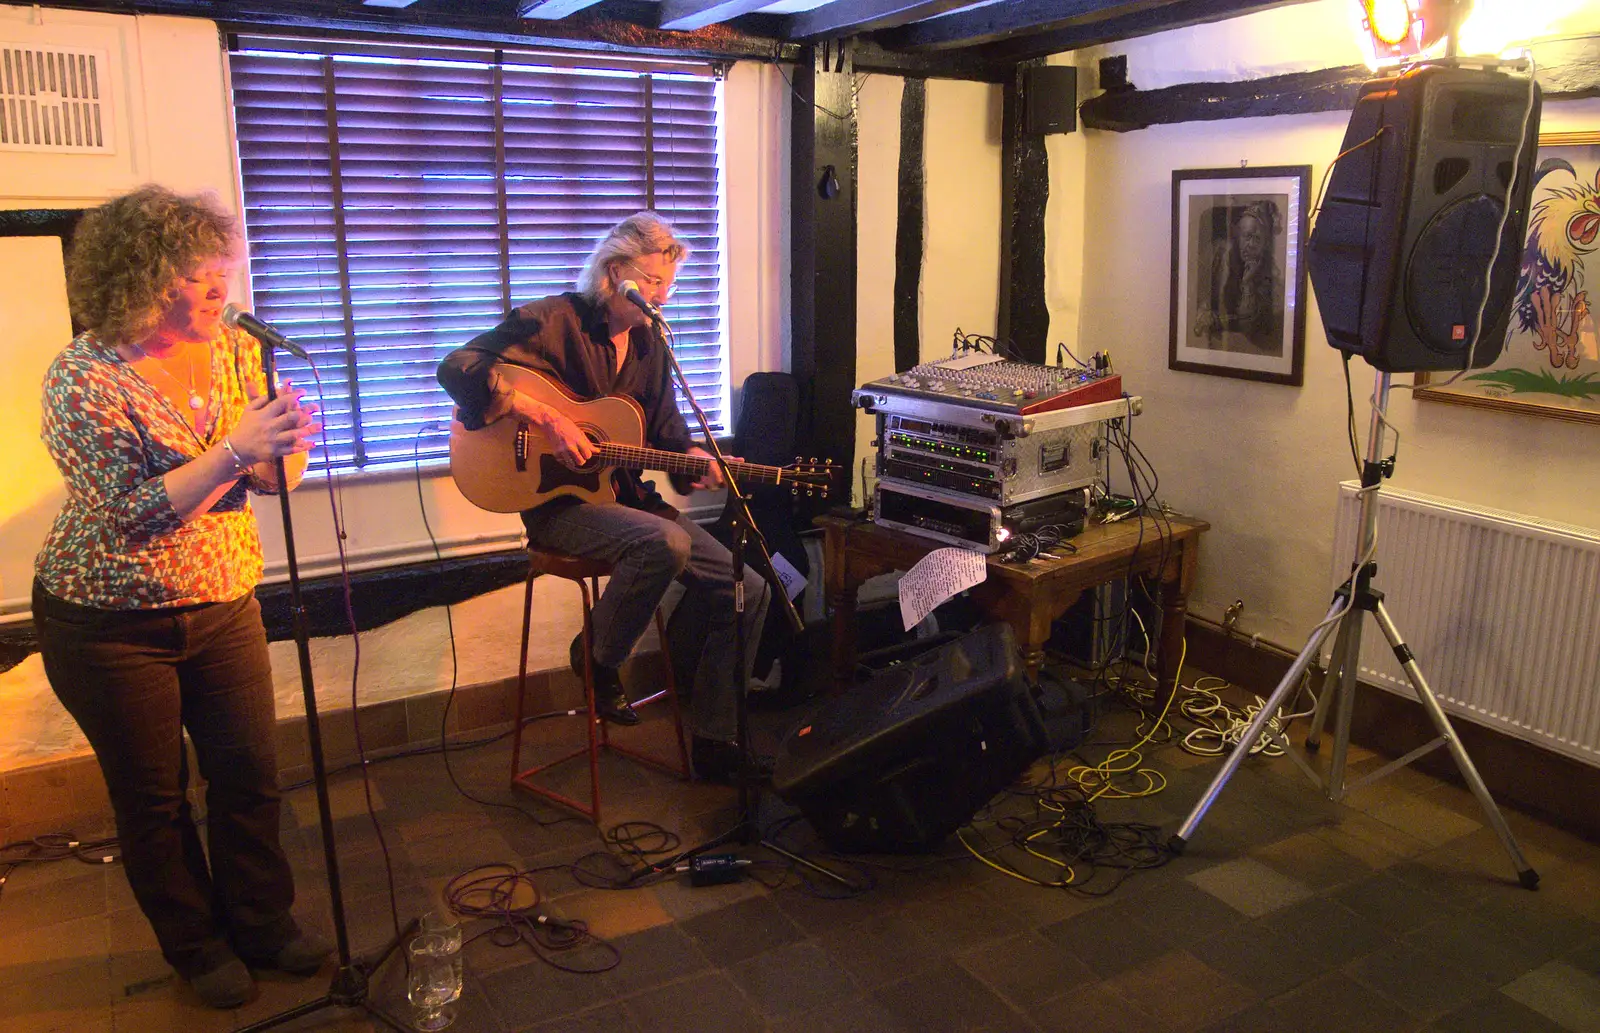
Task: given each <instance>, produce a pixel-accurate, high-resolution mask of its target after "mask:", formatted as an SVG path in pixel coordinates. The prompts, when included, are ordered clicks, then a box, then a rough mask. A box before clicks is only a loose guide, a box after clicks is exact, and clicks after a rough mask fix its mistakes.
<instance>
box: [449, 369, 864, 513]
mask: <svg viewBox="0 0 1600 1033" xmlns="http://www.w3.org/2000/svg"><path fill="white" fill-rule="evenodd" d="M495 372H497V373H498V374H500V376H501V377H502V378H503V379H504V380H505V381H507V382H508V383H509V384H510V385H511V386H512V387H514V388H516V390H518V391H520V392H521V393H523V394H525V395H527V396H529V397H530V398H534V399H537V400H538V401H541V402H543V403H545V404H546V405H549V406H551V407H553V408H555V409H556V410H557V411H559V412H560V413H561V414H562V415H564V416H566V417H567V418H568V419H570V420H571V421H572V422H573V423H576V424H577V425H578V428H579V429H580V430H582V431H583V432H584V433H585V434H586V435H588V437H589V440H590V441H591V442H593V444H594V450H595V454H594V458H592V459H590V460H589V462H588V463H586V464H585V465H584V466H583V467H581V468H579V469H577V470H574V469H572V468H570V467H568V466H567V465H566V464H565V463H563V462H561V460H559V459H557V458H556V457H555V453H554V452H553V451H552V450H551V447H550V441H549V439H548V438H546V437H545V435H544V433H543V432H542V431H540V430H539V429H538V428H537V427H534V426H532V425H531V424H529V423H528V422H527V421H525V420H521V419H517V418H515V417H510V416H508V417H505V418H504V419H500V420H496V421H495V422H494V423H491V424H488V425H487V426H485V427H483V429H481V430H468V429H467V428H466V427H464V426H462V424H461V420H460V419H459V418H457V419H452V420H451V421H450V476H451V478H453V479H454V480H455V482H456V486H457V487H458V488H460V489H461V494H463V495H465V496H466V497H467V500H468V501H470V502H472V503H473V504H474V505H476V506H478V507H480V508H482V509H487V510H489V511H490V512H493V513H520V512H521V511H522V510H525V509H531V508H533V507H534V506H538V505H540V504H542V503H545V502H548V501H549V500H551V499H554V498H559V497H561V496H563V495H575V496H577V497H578V498H581V499H584V500H585V501H588V502H615V501H616V500H617V490H616V487H615V486H614V485H613V484H612V481H611V472H612V471H613V470H615V469H619V468H621V469H627V470H660V471H663V472H665V473H678V474H689V475H692V476H694V477H696V478H697V479H698V478H700V477H703V476H705V474H706V472H707V471H708V470H709V469H710V468H711V465H712V463H714V462H715V460H713V459H711V458H709V457H707V456H691V455H685V454H683V453H682V452H667V451H663V450H662V449H656V448H647V447H645V445H644V426H645V419H644V410H643V409H642V408H640V407H639V403H638V402H636V401H634V400H633V399H632V398H628V397H626V396H624V395H606V396H605V397H603V398H596V399H593V400H592V401H587V402H585V401H581V400H579V399H578V398H577V397H575V396H574V395H573V394H572V393H571V392H570V391H568V390H567V389H566V387H565V386H563V385H562V384H560V383H558V382H557V381H555V380H554V379H553V378H551V377H548V376H546V375H545V374H543V373H540V372H538V371H536V370H531V369H527V368H525V367H522V366H513V365H509V364H507V363H500V364H499V365H497V366H495ZM728 466H729V467H730V468H731V469H732V470H733V475H734V476H735V477H737V478H738V479H739V480H740V481H741V482H749V483H753V484H779V485H782V484H786V485H789V486H790V487H791V488H792V489H793V490H794V491H795V493H796V494H798V493H800V492H805V493H806V494H807V495H827V493H828V489H829V487H830V486H831V485H832V482H833V478H834V475H835V474H836V473H837V470H838V467H837V465H836V464H834V463H827V462H819V461H817V460H815V459H813V460H811V461H810V462H808V463H803V462H801V461H800V460H798V459H797V460H796V461H795V464H794V465H793V466H764V465H762V464H760V463H745V462H730V463H729V464H728Z"/></svg>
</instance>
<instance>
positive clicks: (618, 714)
mask: <svg viewBox="0 0 1600 1033" xmlns="http://www.w3.org/2000/svg"><path fill="white" fill-rule="evenodd" d="M567 656H568V659H569V660H570V661H571V663H572V672H573V673H574V674H576V675H577V676H578V679H579V680H580V681H581V680H582V679H583V636H582V635H579V636H578V637H577V638H575V639H573V640H572V648H571V649H570V650H568V652H567ZM593 667H594V708H595V710H596V711H597V712H598V713H599V714H600V716H601V717H603V718H605V719H606V720H607V721H610V722H611V723H612V724H614V725H636V724H638V723H639V715H638V713H636V712H635V711H634V709H633V706H632V705H631V704H630V703H629V702H628V694H627V693H626V692H625V691H623V688H622V676H621V675H620V674H618V673H617V669H616V668H615V667H606V666H605V665H603V664H601V663H599V662H598V661H596V662H595V663H594V664H593Z"/></svg>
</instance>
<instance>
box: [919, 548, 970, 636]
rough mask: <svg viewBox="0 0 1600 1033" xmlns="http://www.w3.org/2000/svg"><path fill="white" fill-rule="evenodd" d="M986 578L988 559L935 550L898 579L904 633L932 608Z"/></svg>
mask: <svg viewBox="0 0 1600 1033" xmlns="http://www.w3.org/2000/svg"><path fill="white" fill-rule="evenodd" d="M988 576H989V558H988V557H987V556H985V555H984V554H983V553H981V552H973V551H972V550H971V549H957V548H950V549H935V550H933V551H932V552H930V553H928V554H927V555H926V556H924V557H922V558H921V559H920V560H918V561H917V563H916V566H914V567H912V568H911V569H910V570H908V571H906V572H905V576H903V577H902V578H901V579H900V619H901V620H902V621H903V622H905V627H906V630H907V631H910V630H911V629H912V628H914V627H916V626H917V625H918V624H921V623H922V619H923V618H924V617H926V616H927V615H928V614H930V613H932V612H933V608H934V607H935V606H938V605H939V604H940V603H942V602H944V601H945V600H946V599H950V598H952V597H953V596H954V595H955V594H956V593H957V592H965V591H966V590H967V589H969V588H971V587H972V586H973V585H976V584H979V583H980V582H982V581H983V579H984V578H986V577H988Z"/></svg>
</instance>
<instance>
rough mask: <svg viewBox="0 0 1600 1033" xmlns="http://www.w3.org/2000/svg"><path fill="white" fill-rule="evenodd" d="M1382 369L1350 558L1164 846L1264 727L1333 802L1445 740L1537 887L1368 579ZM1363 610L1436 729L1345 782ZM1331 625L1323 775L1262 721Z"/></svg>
mask: <svg viewBox="0 0 1600 1033" xmlns="http://www.w3.org/2000/svg"><path fill="white" fill-rule="evenodd" d="M1389 376H1390V375H1389V373H1388V372H1384V371H1380V372H1379V373H1378V375H1377V384H1376V386H1375V387H1374V389H1373V396H1372V425H1371V428H1370V430H1369V432H1368V434H1367V456H1366V461H1365V462H1364V463H1363V464H1362V467H1361V526H1360V531H1359V533H1358V535H1357V540H1356V559H1355V562H1354V563H1353V564H1352V566H1351V575H1350V578H1349V580H1347V581H1346V582H1345V583H1344V584H1343V585H1341V586H1339V589H1338V590H1337V591H1336V592H1335V593H1334V599H1333V605H1332V606H1331V607H1330V608H1329V609H1328V615H1327V616H1326V617H1324V618H1323V620H1322V622H1321V623H1320V624H1318V625H1317V626H1316V628H1314V629H1313V630H1312V634H1311V637H1310V639H1309V640H1308V641H1307V642H1306V644H1305V647H1304V648H1303V649H1301V650H1300V653H1299V655H1298V656H1296V657H1295V660H1294V663H1293V664H1291V665H1290V667H1289V670H1288V672H1287V673H1285V674H1284V676H1283V680H1282V681H1280V682H1279V683H1278V686H1277V688H1276V689H1274V690H1273V693H1272V695H1271V697H1270V698H1269V699H1268V700H1267V702H1266V704H1265V705H1263V706H1262V707H1261V709H1260V710H1259V711H1257V713H1256V715H1255V718H1254V719H1253V720H1252V721H1251V722H1250V725H1249V727H1247V728H1246V729H1245V731H1244V734H1243V736H1242V737H1241V738H1240V740H1239V745H1238V746H1236V747H1235V748H1234V751H1233V753H1232V754H1230V755H1229V757H1228V760H1227V762H1226V763H1224V764H1223V766H1222V770H1220V771H1218V772H1217V775H1216V777H1215V778H1213V779H1212V780H1211V785H1210V786H1209V787H1207V789H1206V791H1205V793H1204V795H1202V796H1201V797H1200V800H1199V802H1198V803H1196V804H1195V806H1194V810H1192V811H1190V812H1189V816H1188V817H1187V818H1186V819H1184V822H1183V825H1182V826H1180V827H1179V829H1178V831H1177V832H1176V833H1175V834H1174V835H1173V836H1172V838H1171V840H1170V841H1169V846H1170V847H1171V848H1172V850H1173V852H1174V853H1182V852H1183V850H1184V847H1185V846H1187V844H1188V842H1189V840H1190V839H1192V838H1193V836H1194V832H1195V830H1196V829H1197V828H1199V826H1200V821H1201V819H1202V818H1204V817H1205V814H1206V811H1208V810H1209V809H1210V808H1211V805H1212V804H1213V803H1215V802H1216V800H1217V797H1218V796H1219V795H1221V793H1222V790H1223V788H1224V787H1225V786H1226V785H1227V784H1228V780H1229V779H1230V778H1232V777H1233V773H1234V772H1235V771H1237V770H1239V765H1240V764H1242V763H1243V762H1244V759H1245V758H1246V757H1248V756H1249V755H1250V748H1251V746H1252V745H1254V744H1255V743H1256V742H1258V741H1260V739H1261V737H1262V735H1263V734H1265V735H1267V736H1269V737H1270V738H1271V739H1272V740H1273V741H1274V742H1275V743H1276V744H1277V745H1278V746H1280V747H1281V748H1282V749H1283V750H1284V752H1285V753H1286V754H1287V755H1288V756H1289V758H1290V759H1291V760H1293V761H1294V762H1295V764H1297V765H1298V766H1299V767H1300V769H1301V770H1302V771H1304V772H1305V773H1306V775H1307V776H1308V777H1310V779H1311V781H1312V782H1313V783H1314V784H1316V785H1317V787H1318V788H1319V789H1321V790H1322V791H1323V792H1324V794H1325V795H1326V796H1327V798H1328V799H1329V800H1331V801H1333V802H1334V803H1338V802H1339V801H1341V800H1343V799H1344V797H1345V796H1346V795H1347V794H1349V793H1350V792H1353V791H1354V790H1356V789H1359V788H1360V787H1362V786H1364V785H1368V784H1370V783H1372V782H1376V781H1377V780H1378V779H1380V778H1383V777H1385V776H1387V775H1390V774H1392V773H1393V772H1395V771H1397V770H1399V769H1400V768H1402V767H1404V766H1406V765H1407V764H1410V763H1412V762H1413V761H1415V760H1417V759H1419V758H1421V757H1422V756H1424V755H1425V754H1428V753H1431V752H1432V751H1433V750H1435V749H1438V748H1439V747H1440V746H1445V747H1447V748H1448V749H1449V750H1450V756H1451V758H1452V759H1453V760H1454V761H1455V763H1456V768H1457V769H1458V770H1459V771H1460V772H1461V777H1462V778H1463V779H1464V780H1465V781H1466V783H1467V788H1468V789H1470V790H1471V791H1472V795H1473V796H1474V797H1476V798H1477V801H1478V806H1480V807H1481V808H1482V809H1483V814H1484V817H1485V818H1486V819H1487V820H1488V822H1489V826H1490V827H1491V828H1493V829H1494V831H1495V834H1496V835H1497V836H1499V837H1500V843H1501V845H1502V846H1503V847H1504V848H1505V851H1506V854H1507V856H1509V857H1510V859H1511V864H1512V867H1513V868H1515V869H1516V872H1517V880H1518V881H1519V882H1520V883H1521V884H1522V885H1523V886H1524V887H1525V888H1527V889H1536V888H1537V887H1538V885H1539V873H1538V872H1536V871H1534V870H1533V867H1532V866H1531V865H1529V864H1528V861H1527V859H1526V858H1525V857H1523V855H1522V851H1521V850H1520V849H1519V848H1518V846H1517V841H1516V840H1515V839H1514V838H1513V837H1512V835H1511V829H1510V828H1509V827H1508V826H1507V825H1506V820H1505V817H1504V816H1503V815H1502V814H1501V813H1500V808H1499V807H1497V806H1496V805H1495V802H1494V798H1493V797H1491V796H1490V795H1489V789H1488V787H1487V786H1485V785H1484V784H1483V779H1482V777H1480V776H1479V774H1478V769H1477V768H1476V767H1474V766H1473V764H1472V758H1471V757H1468V756H1467V751H1466V748H1465V747H1463V746H1462V745H1461V741H1460V739H1459V738H1458V737H1457V736H1456V734H1455V729H1454V728H1452V727H1451V725H1450V719H1449V718H1448V717H1447V716H1445V712H1444V708H1443V707H1441V706H1440V705H1439V700H1438V698H1437V697H1436V696H1435V695H1434V694H1433V690H1432V689H1430V688H1429V687H1428V682H1427V679H1426V678H1424V677H1423V674H1422V669H1421V668H1420V667H1419V666H1418V665H1417V660H1416V657H1415V656H1414V655H1413V654H1412V652H1411V649H1410V647H1408V646H1407V645H1406V644H1405V642H1404V640H1403V639H1402V638H1401V637H1400V630H1399V629H1398V628H1397V627H1395V623H1394V621H1393V619H1391V618H1390V616H1389V610H1388V608H1387V607H1386V606H1384V604H1383V593H1382V592H1380V591H1378V590H1377V589H1376V588H1374V587H1373V586H1372V582H1373V578H1374V576H1375V575H1376V573H1377V564H1375V563H1374V562H1372V556H1373V551H1374V548H1375V545H1376V542H1377V535H1378V489H1379V487H1380V485H1381V484H1382V482H1383V478H1385V477H1387V476H1388V475H1389V474H1390V473H1392V472H1393V463H1392V461H1386V460H1382V459H1380V458H1379V456H1380V455H1381V454H1382V445H1383V429H1384V427H1385V425H1386V423H1387V421H1386V419H1385V418H1384V417H1385V412H1386V410H1387V408H1388V404H1389ZM1367 614H1370V615H1371V616H1372V618H1373V620H1374V621H1376V622H1377V625H1378V629H1379V630H1380V631H1381V632H1382V633H1383V637H1384V638H1385V639H1386V640H1387V641H1388V643H1389V648H1390V649H1392V650H1394V654H1395V657H1396V658H1397V659H1398V660H1399V661H1400V666H1401V668H1402V669H1403V670H1404V671H1405V675H1406V680H1407V681H1408V682H1410V684H1411V689H1412V691H1413V692H1414V693H1415V695H1416V697H1417V702H1419V703H1421V704H1422V708H1423V710H1425V711H1426V712H1427V714H1428V718H1429V720H1431V721H1432V722H1433V727H1434V730H1435V731H1436V732H1437V733H1438V735H1437V736H1436V737H1435V738H1434V739H1432V740H1431V741H1429V742H1427V743H1424V744H1423V745H1421V746H1419V747H1417V748H1416V749H1414V750H1412V751H1411V752H1410V753H1407V754H1406V755H1405V756H1403V757H1400V758H1398V759H1396V760H1393V761H1391V762H1389V763H1388V764H1385V765H1383V766H1382V767H1380V768H1378V769H1377V770H1375V771H1372V772H1370V773H1369V774H1367V775H1365V776H1363V777H1362V778H1360V779H1357V780H1356V781H1355V782H1350V783H1347V782H1346V781H1345V761H1346V759H1347V756H1348V752H1349V746H1350V719H1351V716H1352V714H1353V713H1354V710H1355V693H1356V673H1357V669H1358V667H1359V666H1360V660H1361V630H1362V624H1363V623H1364V616H1365V615H1367ZM1335 627H1337V628H1338V635H1337V636H1336V637H1335V639H1334V644H1333V652H1332V654H1331V655H1330V660H1329V663H1328V669H1327V672H1326V674H1325V675H1324V677H1323V680H1322V692H1321V693H1320V694H1319V695H1318V697H1317V707H1316V711H1315V714H1314V716H1313V717H1312V722H1311V729H1310V731H1309V732H1308V733H1307V735H1306V751H1307V752H1311V753H1314V752H1316V751H1317V750H1318V749H1319V747H1320V746H1321V737H1322V729H1323V725H1324V722H1325V721H1326V718H1327V712H1328V707H1329V705H1330V702H1331V700H1332V698H1333V697H1334V696H1335V694H1337V697H1338V710H1337V712H1336V714H1335V716H1334V735H1333V756H1332V759H1331V763H1330V765H1329V768H1328V772H1327V774H1326V775H1324V774H1323V773H1322V772H1320V771H1318V770H1317V769H1316V768H1315V767H1313V766H1312V764H1311V762H1310V761H1309V760H1307V759H1306V758H1305V757H1304V756H1302V755H1301V753H1300V752H1299V751H1298V750H1296V749H1295V748H1294V747H1293V746H1291V745H1290V743H1289V740H1288V737H1287V736H1286V735H1284V734H1283V733H1282V732H1280V731H1277V730H1276V729H1273V728H1271V727H1270V725H1269V722H1270V721H1271V720H1272V718H1273V716H1274V715H1275V714H1277V713H1278V711H1279V710H1280V709H1281V708H1282V707H1283V705H1284V704H1285V703H1287V702H1288V701H1289V699H1290V697H1291V695H1292V694H1293V693H1294V692H1295V691H1296V689H1297V688H1298V686H1299V684H1300V681H1301V679H1302V678H1303V677H1304V676H1305V673H1306V672H1307V670H1309V668H1310V666H1311V663H1312V661H1313V660H1314V659H1315V658H1316V657H1317V656H1318V655H1319V654H1320V652H1321V650H1322V644H1323V643H1324V642H1325V641H1327V637H1328V635H1330V634H1332V633H1333V630H1334V628H1335Z"/></svg>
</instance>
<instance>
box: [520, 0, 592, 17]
mask: <svg viewBox="0 0 1600 1033" xmlns="http://www.w3.org/2000/svg"><path fill="white" fill-rule="evenodd" d="M599 2H600V0H518V3H517V17H518V18H533V19H536V20H540V21H560V20H561V19H562V18H565V17H567V16H569V15H573V14H577V13H578V12H579V11H581V10H583V9H584V8H585V7H593V6H594V5H595V4H597V3H599Z"/></svg>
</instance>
